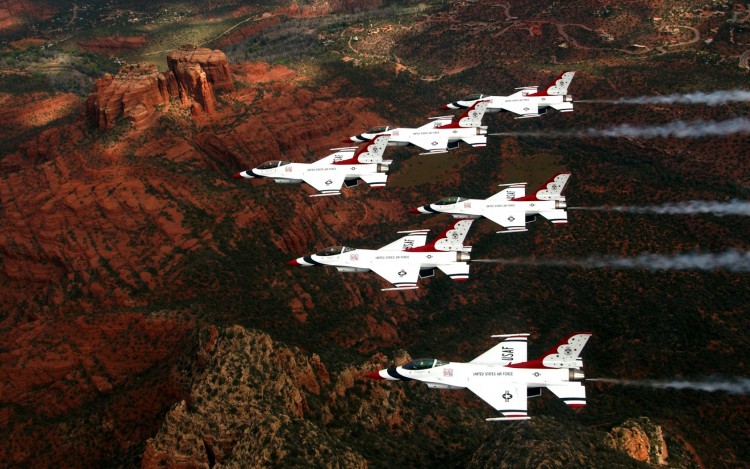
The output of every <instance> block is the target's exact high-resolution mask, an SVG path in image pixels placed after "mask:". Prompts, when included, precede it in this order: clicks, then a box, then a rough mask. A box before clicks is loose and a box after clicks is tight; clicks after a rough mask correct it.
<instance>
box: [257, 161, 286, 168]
mask: <svg viewBox="0 0 750 469" xmlns="http://www.w3.org/2000/svg"><path fill="white" fill-rule="evenodd" d="M289 163H291V161H279V160H273V161H266V162H265V163H263V164H262V165H260V166H258V167H257V168H256V169H273V168H278V167H279V166H284V165H288V164H289Z"/></svg>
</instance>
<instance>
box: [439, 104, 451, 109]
mask: <svg viewBox="0 0 750 469" xmlns="http://www.w3.org/2000/svg"><path fill="white" fill-rule="evenodd" d="M440 109H451V107H450V106H449V105H448V104H443V105H442V106H440Z"/></svg>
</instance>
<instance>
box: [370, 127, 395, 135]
mask: <svg viewBox="0 0 750 469" xmlns="http://www.w3.org/2000/svg"><path fill="white" fill-rule="evenodd" d="M390 128H391V127H390V126H388V125H380V126H378V127H373V128H371V129H370V130H368V131H367V132H365V133H366V134H382V133H383V132H387V131H388V130H390Z"/></svg>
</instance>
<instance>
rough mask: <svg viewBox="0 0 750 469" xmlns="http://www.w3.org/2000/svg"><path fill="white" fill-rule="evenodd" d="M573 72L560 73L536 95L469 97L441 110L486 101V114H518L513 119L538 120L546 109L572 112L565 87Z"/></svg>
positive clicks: (523, 91)
mask: <svg viewBox="0 0 750 469" xmlns="http://www.w3.org/2000/svg"><path fill="white" fill-rule="evenodd" d="M575 73H576V72H562V73H561V74H560V75H559V76H558V77H557V79H555V81H554V82H552V83H551V84H550V85H548V86H547V87H546V88H544V89H543V90H542V91H538V86H525V87H522V88H516V89H517V90H520V91H517V92H515V93H513V94H512V95H510V96H488V95H486V94H473V95H471V96H467V97H465V98H464V99H462V100H460V101H454V102H452V103H449V104H444V105H443V106H441V107H442V109H465V108H468V107H471V106H473V105H474V103H476V102H478V101H480V100H481V101H487V102H488V104H487V112H491V113H495V112H503V111H507V112H513V113H516V114H519V115H520V116H519V117H516V119H523V118H526V117H539V116H541V115H542V114H545V113H546V112H547V110H549V108H552V109H557V110H558V111H560V112H573V97H572V96H570V95H568V94H567V93H568V86H569V85H570V82H571V81H573V75H575Z"/></svg>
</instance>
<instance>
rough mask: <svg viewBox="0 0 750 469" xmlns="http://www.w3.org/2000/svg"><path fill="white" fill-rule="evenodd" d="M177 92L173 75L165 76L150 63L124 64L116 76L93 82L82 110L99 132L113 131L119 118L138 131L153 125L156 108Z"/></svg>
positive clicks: (108, 76)
mask: <svg viewBox="0 0 750 469" xmlns="http://www.w3.org/2000/svg"><path fill="white" fill-rule="evenodd" d="M177 90H178V88H177V83H176V80H175V79H174V76H173V75H171V74H168V75H166V76H165V75H164V74H163V73H161V72H159V70H158V69H157V68H156V65H154V64H146V63H141V64H130V65H125V66H124V67H122V68H121V69H120V71H119V73H117V75H115V76H112V75H110V74H109V73H108V74H106V75H104V77H103V78H100V79H99V80H97V81H96V91H95V92H94V94H92V95H90V96H89V98H88V99H87V100H86V111H87V114H88V115H89V116H91V117H92V118H94V119H95V121H96V123H97V125H98V126H99V128H100V129H111V128H113V127H114V126H115V122H116V120H117V119H118V118H119V117H120V116H124V117H127V118H129V119H130V120H131V122H132V123H133V125H134V126H135V127H136V128H137V129H142V128H144V127H148V126H149V125H150V124H152V123H153V121H154V117H156V116H157V114H156V109H157V106H159V105H164V104H167V103H168V102H169V98H170V97H171V96H175V95H176V94H177Z"/></svg>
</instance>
